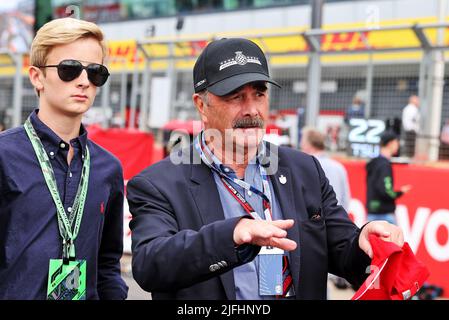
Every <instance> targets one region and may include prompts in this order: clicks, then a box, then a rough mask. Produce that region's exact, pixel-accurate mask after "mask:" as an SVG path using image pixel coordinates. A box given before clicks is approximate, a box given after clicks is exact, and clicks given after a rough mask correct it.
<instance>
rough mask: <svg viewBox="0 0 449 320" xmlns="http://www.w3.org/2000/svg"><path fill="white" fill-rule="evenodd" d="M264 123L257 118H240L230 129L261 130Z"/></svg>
mask: <svg viewBox="0 0 449 320" xmlns="http://www.w3.org/2000/svg"><path fill="white" fill-rule="evenodd" d="M264 124H265V121H263V120H262V119H261V118H259V117H255V118H242V119H238V120H236V121H235V122H234V124H233V126H232V128H234V129H238V128H261V129H263V127H264Z"/></svg>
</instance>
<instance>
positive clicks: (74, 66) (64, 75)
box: [36, 59, 109, 87]
mask: <svg viewBox="0 0 449 320" xmlns="http://www.w3.org/2000/svg"><path fill="white" fill-rule="evenodd" d="M36 67H38V68H50V67H54V68H58V76H59V78H60V79H61V80H62V81H72V80H74V79H76V78H78V77H79V76H80V74H81V72H83V70H86V72H87V78H88V79H89V81H90V82H92V84H93V85H95V86H97V87H101V86H102V85H104V84H105V82H106V80H108V77H109V71H108V68H106V67H105V66H104V65H102V64H98V63H91V64H89V65H87V66H83V65H82V63H81V62H79V61H78V60H73V59H68V60H62V61H61V62H60V63H59V64H55V65H47V66H36Z"/></svg>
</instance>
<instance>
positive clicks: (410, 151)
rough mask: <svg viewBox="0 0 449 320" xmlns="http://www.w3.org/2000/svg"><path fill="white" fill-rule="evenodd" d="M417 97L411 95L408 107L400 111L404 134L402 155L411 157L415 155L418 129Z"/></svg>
mask: <svg viewBox="0 0 449 320" xmlns="http://www.w3.org/2000/svg"><path fill="white" fill-rule="evenodd" d="M419 122H420V112H419V97H418V96H417V95H411V96H410V98H409V100H408V105H406V106H405V107H404V109H403V110H402V128H403V133H404V147H403V150H402V155H403V156H405V157H410V158H411V157H413V156H414V155H415V143H416V136H417V134H418V133H419V129H420V123H419Z"/></svg>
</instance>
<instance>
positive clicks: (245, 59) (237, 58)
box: [219, 51, 262, 71]
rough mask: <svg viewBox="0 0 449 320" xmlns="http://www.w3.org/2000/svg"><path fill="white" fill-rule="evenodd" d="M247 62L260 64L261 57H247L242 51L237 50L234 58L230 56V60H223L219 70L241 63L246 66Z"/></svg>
mask: <svg viewBox="0 0 449 320" xmlns="http://www.w3.org/2000/svg"><path fill="white" fill-rule="evenodd" d="M247 63H256V64H260V65H262V64H261V63H260V61H259V58H257V57H247V56H245V55H244V54H243V52H242V51H236V52H235V57H234V58H230V59H228V60H225V61H222V62H220V69H219V71H221V70H223V69H226V68H227V67H230V66H233V65H236V64H238V65H241V66H244V65H245V64H247Z"/></svg>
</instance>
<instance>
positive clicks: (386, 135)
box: [380, 130, 399, 147]
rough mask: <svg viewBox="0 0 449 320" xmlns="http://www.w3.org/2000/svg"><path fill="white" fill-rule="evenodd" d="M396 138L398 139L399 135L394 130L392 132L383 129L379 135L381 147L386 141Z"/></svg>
mask: <svg viewBox="0 0 449 320" xmlns="http://www.w3.org/2000/svg"><path fill="white" fill-rule="evenodd" d="M396 139H397V140H399V136H398V135H397V134H396V133H395V132H393V131H391V130H387V131H384V132H383V133H382V134H381V135H380V145H381V146H382V147H384V146H386V145H387V144H388V143H390V141H393V140H396Z"/></svg>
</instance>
